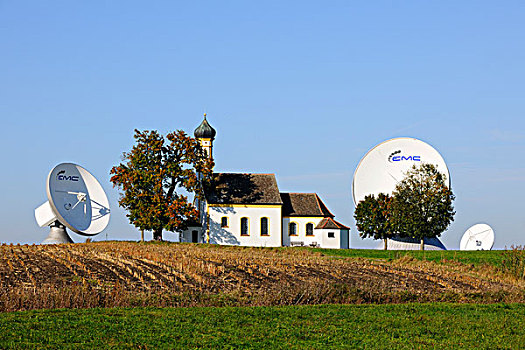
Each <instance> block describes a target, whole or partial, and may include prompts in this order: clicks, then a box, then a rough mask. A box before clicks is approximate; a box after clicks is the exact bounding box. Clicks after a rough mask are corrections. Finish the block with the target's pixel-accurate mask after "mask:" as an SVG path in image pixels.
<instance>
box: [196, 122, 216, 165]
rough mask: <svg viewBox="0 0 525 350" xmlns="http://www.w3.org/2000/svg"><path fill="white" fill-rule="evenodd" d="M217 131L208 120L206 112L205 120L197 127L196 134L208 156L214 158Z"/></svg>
mask: <svg viewBox="0 0 525 350" xmlns="http://www.w3.org/2000/svg"><path fill="white" fill-rule="evenodd" d="M216 133H217V132H216V131H215V129H214V128H212V127H211V125H210V124H209V123H208V121H207V120H206V113H204V120H203V121H202V123H201V125H199V126H198V127H197V129H195V132H194V135H195V138H196V139H197V140H199V142H200V143H201V146H202V148H204V149H205V150H206V153H208V157H210V158H211V159H213V140H214V139H215V134H216Z"/></svg>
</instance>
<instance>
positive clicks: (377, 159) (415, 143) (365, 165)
mask: <svg viewBox="0 0 525 350" xmlns="http://www.w3.org/2000/svg"><path fill="white" fill-rule="evenodd" d="M422 163H428V164H433V165H436V167H437V169H438V171H439V172H441V173H442V174H444V175H445V176H446V185H447V186H448V187H449V188H450V176H449V172H448V168H447V165H446V164H445V160H444V159H443V157H441V155H440V154H439V152H438V151H437V150H436V149H435V148H433V147H432V146H430V145H429V144H428V143H425V142H423V141H421V140H418V139H414V138H408V137H399V138H395V139H391V140H387V141H384V142H382V143H380V144H379V145H377V146H375V147H374V148H372V149H371V150H370V151H368V153H367V154H366V155H365V156H364V157H363V159H361V161H360V162H359V165H358V166H357V168H356V170H355V173H354V179H353V183H352V196H353V199H354V203H355V205H356V206H357V204H358V203H359V202H360V201H362V200H363V199H364V198H365V196H367V195H370V194H373V195H376V196H377V195H378V194H379V193H385V194H391V193H392V192H393V191H394V189H395V188H396V185H397V184H398V182H400V181H401V180H403V178H404V176H405V173H406V172H407V171H408V170H410V169H411V168H412V166H413V165H419V164H422Z"/></svg>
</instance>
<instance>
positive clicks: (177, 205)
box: [110, 130, 213, 240]
mask: <svg viewBox="0 0 525 350" xmlns="http://www.w3.org/2000/svg"><path fill="white" fill-rule="evenodd" d="M134 138H135V140H136V144H135V145H134V146H133V148H132V149H131V151H130V152H128V153H124V154H123V156H122V160H123V163H120V164H119V165H117V166H114V167H113V168H112V169H111V171H110V174H111V175H112V177H111V180H110V181H111V182H112V183H113V187H118V188H119V189H120V190H122V193H121V197H120V199H119V205H120V206H121V207H122V208H124V209H126V210H127V211H128V214H127V215H126V216H127V217H128V218H129V221H130V223H132V224H133V225H135V226H136V227H137V228H139V229H140V230H148V231H153V238H154V239H155V240H162V231H163V230H167V231H182V230H185V229H186V228H187V227H188V224H190V223H192V222H196V221H198V219H199V213H198V209H197V208H195V206H194V205H193V204H192V203H190V202H189V201H188V197H187V196H186V195H184V194H183V193H178V192H177V191H179V192H186V193H187V194H188V195H189V194H193V195H194V196H195V197H196V198H199V199H201V198H202V196H203V190H202V184H201V181H200V178H202V180H203V181H207V179H209V178H210V177H211V174H212V169H213V161H212V160H211V159H210V157H208V155H207V153H206V151H205V150H204V149H203V148H202V147H201V145H200V143H199V141H198V140H196V139H194V138H192V137H190V136H187V135H186V134H185V133H184V131H181V130H178V131H175V132H172V133H169V134H167V135H166V137H165V138H164V137H163V136H162V135H160V134H159V133H158V132H157V131H148V130H146V131H139V130H135V135H134Z"/></svg>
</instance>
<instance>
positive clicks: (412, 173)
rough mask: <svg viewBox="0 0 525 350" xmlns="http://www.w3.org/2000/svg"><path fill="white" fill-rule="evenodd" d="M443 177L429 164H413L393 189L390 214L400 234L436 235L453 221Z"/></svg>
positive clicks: (452, 197) (421, 238) (421, 237)
mask: <svg viewBox="0 0 525 350" xmlns="http://www.w3.org/2000/svg"><path fill="white" fill-rule="evenodd" d="M445 181H446V176H445V175H443V174H442V173H440V172H439V171H438V170H437V168H436V167H435V166H434V165H432V164H422V165H421V166H419V167H416V166H414V167H413V168H412V169H411V170H409V171H408V172H407V173H406V175H405V177H404V179H403V180H402V181H401V182H399V183H398V184H397V186H396V189H395V191H394V192H393V194H392V195H393V197H394V201H393V203H392V204H393V205H392V215H393V222H394V225H395V227H396V230H397V231H398V232H399V234H400V236H404V237H412V238H416V239H419V240H420V242H421V250H423V249H424V238H433V237H439V236H440V235H441V234H442V233H443V232H444V231H445V230H446V229H447V228H448V226H449V225H450V223H451V222H452V221H454V214H455V211H454V206H453V201H454V199H455V196H454V194H453V193H452V191H451V190H450V189H449V188H448V187H447V186H446V184H445Z"/></svg>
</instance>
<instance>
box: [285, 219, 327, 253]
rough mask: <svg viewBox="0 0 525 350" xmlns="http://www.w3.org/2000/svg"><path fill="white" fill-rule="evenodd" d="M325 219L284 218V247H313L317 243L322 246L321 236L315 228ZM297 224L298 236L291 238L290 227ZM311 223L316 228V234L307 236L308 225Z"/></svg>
mask: <svg viewBox="0 0 525 350" xmlns="http://www.w3.org/2000/svg"><path fill="white" fill-rule="evenodd" d="M322 219H323V218H322V217H321V216H314V217H301V216H293V217H284V218H283V246H285V247H289V246H291V245H292V243H294V244H293V245H299V244H301V243H302V244H303V245H312V244H313V243H316V244H318V245H321V246H322V243H321V236H320V235H319V234H318V233H316V231H318V230H315V226H317V224H318V223H319V222H320V221H321V220H322ZM291 222H295V223H296V224H297V226H296V227H297V234H296V235H295V236H290V232H289V227H290V223H291ZM308 223H311V224H313V226H314V234H313V236H307V235H306V224H308Z"/></svg>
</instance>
